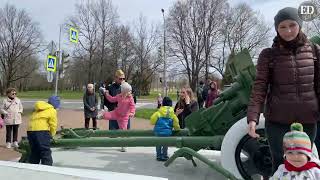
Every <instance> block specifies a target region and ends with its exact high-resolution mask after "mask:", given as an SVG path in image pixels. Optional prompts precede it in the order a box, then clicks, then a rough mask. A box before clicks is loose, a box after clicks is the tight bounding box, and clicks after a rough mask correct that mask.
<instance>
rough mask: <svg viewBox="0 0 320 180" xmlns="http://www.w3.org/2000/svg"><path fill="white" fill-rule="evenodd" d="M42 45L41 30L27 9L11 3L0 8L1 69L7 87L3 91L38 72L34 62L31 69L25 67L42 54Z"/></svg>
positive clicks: (3, 83)
mask: <svg viewBox="0 0 320 180" xmlns="http://www.w3.org/2000/svg"><path fill="white" fill-rule="evenodd" d="M40 43H41V33H40V30H39V27H38V25H37V24H36V23H35V22H34V21H33V20H32V19H31V17H30V16H29V14H28V13H27V12H26V11H25V10H19V9H17V8H16V7H15V6H12V5H9V4H7V5H6V6H5V7H4V8H2V9H0V63H1V64H0V67H1V71H2V75H3V77H2V81H3V82H1V84H2V85H4V87H2V88H1V92H3V88H7V87H9V86H11V84H12V83H13V82H15V81H17V80H19V79H22V78H26V77H28V76H29V75H30V74H31V73H32V72H33V71H34V70H35V68H36V67H37V66H36V65H35V64H33V63H28V66H30V67H31V68H28V69H23V68H21V67H22V66H24V65H25V64H26V61H29V60H30V58H31V56H32V55H34V54H36V53H37V52H38V50H39V48H40ZM22 70H23V71H22Z"/></svg>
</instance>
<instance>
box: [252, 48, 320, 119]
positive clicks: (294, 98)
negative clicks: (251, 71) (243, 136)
mask: <svg viewBox="0 0 320 180" xmlns="http://www.w3.org/2000/svg"><path fill="white" fill-rule="evenodd" d="M317 49H319V48H317ZM318 52H319V51H318ZM270 61H271V62H273V63H270ZM256 68H257V73H256V79H255V82H254V85H253V89H252V93H251V97H250V102H249V105H248V113H247V119H248V122H249V121H256V122H257V123H258V121H259V114H260V112H262V110H263V105H264V103H265V100H266V110H265V116H266V120H267V121H272V122H278V123H281V124H291V123H292V122H302V123H314V122H316V121H317V119H318V117H319V108H318V99H317V97H316V93H315V90H314V59H313V53H312V47H311V44H310V43H309V42H304V43H303V44H301V45H300V46H298V47H297V49H296V51H295V52H294V51H290V50H288V49H286V48H284V47H283V46H281V45H280V44H273V47H272V48H267V49H264V50H262V52H261V54H260V56H259V59H258V64H257V67H256ZM270 71H272V72H270ZM269 86H270V87H269ZM268 89H269V90H268ZM266 98H267V99H266Z"/></svg>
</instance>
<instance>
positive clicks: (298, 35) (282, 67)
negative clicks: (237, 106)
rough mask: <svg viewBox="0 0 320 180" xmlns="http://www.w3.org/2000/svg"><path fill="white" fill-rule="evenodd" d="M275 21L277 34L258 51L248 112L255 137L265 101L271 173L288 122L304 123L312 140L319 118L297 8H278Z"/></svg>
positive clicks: (280, 159)
mask: <svg viewBox="0 0 320 180" xmlns="http://www.w3.org/2000/svg"><path fill="white" fill-rule="evenodd" d="M274 24H275V29H276V32H277V36H276V37H275V38H274V42H273V45H272V47H271V48H266V49H264V50H262V52H261V53H260V56H259V59H258V63H257V67H256V68H257V72H256V79H255V81H254V85H253V88H252V93H251V97H250V102H249V105H248V111H247V121H248V134H249V135H250V136H251V137H253V138H257V137H259V135H258V134H257V133H256V132H255V130H256V125H257V124H258V123H259V115H260V112H261V111H262V110H263V105H264V103H265V101H266V103H265V104H266V106H265V112H264V115H265V119H266V121H265V131H266V136H267V138H268V142H269V146H270V151H271V156H272V166H273V167H272V170H273V171H272V172H273V173H274V172H275V171H276V170H277V168H278V166H279V165H280V164H282V162H283V147H282V139H283V136H284V134H285V133H286V132H288V131H289V130H290V124H292V123H293V122H299V123H301V124H303V127H304V131H305V132H306V133H307V134H308V136H309V137H310V139H311V141H312V142H313V141H314V140H315V135H316V131H317V126H316V125H317V123H316V122H317V120H318V119H319V107H318V98H317V96H316V93H315V89H314V60H313V48H312V44H311V43H310V42H309V40H308V39H307V37H306V35H305V34H304V33H303V32H302V31H301V27H302V20H301V19H300V18H299V16H298V10H297V9H295V8H291V7H286V8H284V9H281V10H280V11H279V12H278V13H277V15H276V16H275V17H274Z"/></svg>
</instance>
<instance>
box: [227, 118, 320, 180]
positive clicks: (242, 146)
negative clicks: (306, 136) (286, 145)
mask: <svg viewBox="0 0 320 180" xmlns="http://www.w3.org/2000/svg"><path fill="white" fill-rule="evenodd" d="M264 125H265V120H264V117H263V116H260V121H259V124H258V126H257V133H258V134H259V135H260V138H258V139H253V138H251V137H250V136H249V135H248V134H247V132H248V130H247V128H248V125H247V118H243V119H241V120H239V121H238V122H237V123H235V124H234V125H233V126H232V127H231V128H230V129H229V130H228V132H227V134H226V135H225V137H224V139H223V142H222V146H221V164H222V166H223V167H224V168H225V169H227V170H228V171H230V172H232V173H233V174H234V175H235V176H236V177H237V178H244V179H248V180H250V179H252V178H253V177H254V179H255V178H256V177H258V178H259V176H260V175H264V176H268V175H270V174H271V167H272V164H271V155H270V151H269V147H268V142H267V140H266V138H265V135H264ZM312 153H313V155H314V156H316V157H317V158H318V152H317V148H316V146H315V144H314V145H313V148H312Z"/></svg>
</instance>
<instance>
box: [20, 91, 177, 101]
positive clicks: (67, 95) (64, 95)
mask: <svg viewBox="0 0 320 180" xmlns="http://www.w3.org/2000/svg"><path fill="white" fill-rule="evenodd" d="M83 93H84V92H82V91H62V92H59V93H58V95H59V96H60V98H61V99H79V100H81V99H82V96H83ZM159 93H161V94H162V92H158V91H151V92H150V95H148V96H139V97H138V99H148V100H152V101H156V99H157V97H158V94H159ZM53 94H54V91H25V92H18V97H19V98H26V99H47V98H48V97H50V96H51V95H53ZM168 95H169V97H170V98H171V99H172V100H173V101H175V100H176V99H177V93H176V92H169V93H168ZM162 97H163V95H162Z"/></svg>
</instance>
